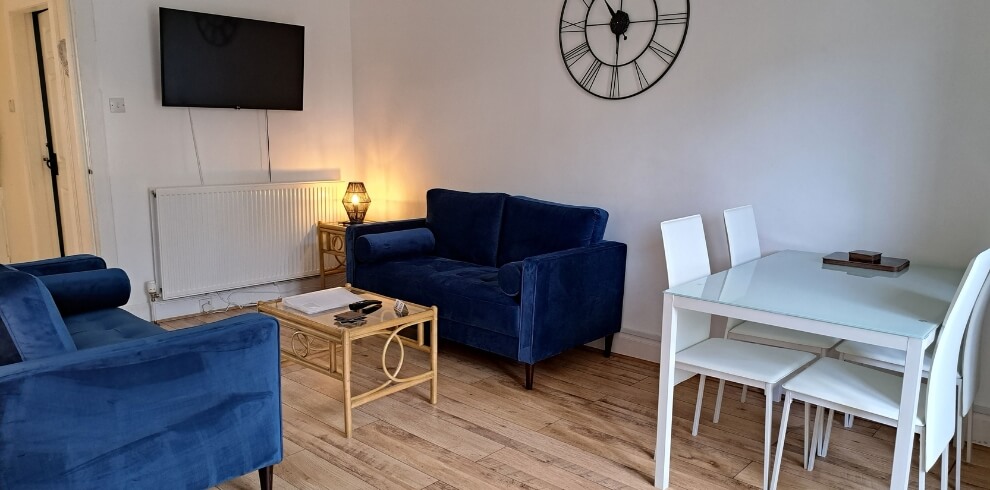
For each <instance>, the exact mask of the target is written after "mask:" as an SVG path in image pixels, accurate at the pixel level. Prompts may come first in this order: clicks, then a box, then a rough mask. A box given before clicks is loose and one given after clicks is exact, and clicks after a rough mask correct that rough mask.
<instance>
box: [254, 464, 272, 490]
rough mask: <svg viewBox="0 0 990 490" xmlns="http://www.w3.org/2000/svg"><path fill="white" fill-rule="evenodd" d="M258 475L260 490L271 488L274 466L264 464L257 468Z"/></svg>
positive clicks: (269, 489)
mask: <svg viewBox="0 0 990 490" xmlns="http://www.w3.org/2000/svg"><path fill="white" fill-rule="evenodd" d="M258 477H259V478H261V490H272V481H273V480H274V477H275V467H274V466H265V467H264V468H262V469H260V470H258Z"/></svg>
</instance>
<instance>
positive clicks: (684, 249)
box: [660, 215, 712, 351]
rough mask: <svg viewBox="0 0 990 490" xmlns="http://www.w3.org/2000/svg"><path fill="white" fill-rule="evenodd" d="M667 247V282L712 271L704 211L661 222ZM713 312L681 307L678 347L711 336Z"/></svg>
mask: <svg viewBox="0 0 990 490" xmlns="http://www.w3.org/2000/svg"><path fill="white" fill-rule="evenodd" d="M660 231H661V234H662V235H663V249H664V255H665V257H666V260H667V282H668V283H669V284H670V287H674V286H678V285H681V284H684V283H686V282H689V281H693V280H695V279H698V278H701V277H705V276H708V275H711V273H712V267H711V263H710V262H709V261H708V243H707V242H706V241H705V227H704V225H703V224H702V222H701V216H700V215H694V216H688V217H687V218H680V219H673V220H670V221H664V222H663V223H660ZM711 321H712V318H711V315H708V314H706V313H699V312H697V311H681V312H680V313H678V316H677V346H676V347H675V348H676V349H677V350H678V351H682V350H684V349H686V348H688V347H691V346H692V345H694V344H697V343H698V342H701V341H704V340H706V339H708V338H709V336H710V334H711Z"/></svg>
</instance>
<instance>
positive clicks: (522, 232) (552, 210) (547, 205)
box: [497, 196, 608, 265]
mask: <svg viewBox="0 0 990 490" xmlns="http://www.w3.org/2000/svg"><path fill="white" fill-rule="evenodd" d="M607 221H608V212H606V211H605V210H604V209H599V208H593V207H585V206H570V205H567V204H557V203H552V202H547V201H540V200H537V199H531V198H528V197H523V196H512V197H509V198H508V199H506V202H505V213H504V216H503V220H502V232H501V234H500V235H499V244H498V261H497V264H498V265H502V264H506V263H508V262H515V261H517V260H523V259H525V258H527V257H532V256H534V255H542V254H545V253H550V252H558V251H561V250H567V249H569V248H576V247H586V246H588V245H591V244H593V243H598V242H600V241H601V240H602V237H603V236H604V235H605V224H606V222H607Z"/></svg>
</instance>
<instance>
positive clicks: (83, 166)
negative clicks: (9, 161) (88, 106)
mask: <svg viewBox="0 0 990 490" xmlns="http://www.w3.org/2000/svg"><path fill="white" fill-rule="evenodd" d="M4 7H5V8H4V11H3V12H2V14H3V18H2V19H0V21H2V22H5V23H7V29H6V32H7V35H8V39H7V41H8V42H7V46H8V50H9V52H8V55H9V60H10V67H9V69H10V72H11V73H12V74H13V79H12V83H13V96H14V101H15V107H16V112H17V113H18V114H15V117H14V118H13V120H16V121H19V123H20V124H19V125H20V128H19V130H20V131H19V132H20V134H19V135H16V134H11V135H10V136H12V138H10V139H11V140H14V141H13V143H14V144H15V145H16V144H17V143H20V145H21V146H22V150H23V151H22V157H23V162H24V163H23V164H24V165H30V164H32V163H37V164H38V165H44V163H43V161H42V160H41V158H42V157H44V156H47V151H45V150H44V146H45V145H44V141H43V139H44V136H43V134H39V133H40V132H39V131H38V130H37V128H39V127H40V126H39V124H41V122H40V121H41V120H42V118H43V115H42V114H41V102H40V90H41V86H40V80H39V78H38V77H39V74H40V71H39V69H38V66H37V62H38V61H37V55H36V51H35V39H34V19H33V12H36V11H39V10H44V9H48V11H49V18H50V24H51V33H52V37H51V38H50V39H49V41H50V44H51V46H52V48H53V49H54V50H55V51H56V53H55V57H56V61H57V62H59V64H60V65H61V66H60V68H61V70H58V74H57V75H56V77H55V78H56V80H57V83H56V86H55V87H49V88H48V92H49V96H50V98H54V97H58V98H59V99H60V100H59V104H61V108H62V110H61V111H53V113H52V124H53V125H54V124H58V125H59V128H60V131H63V132H64V133H65V134H64V137H63V138H62V139H63V140H65V142H64V143H65V146H67V147H68V148H59V149H58V150H57V151H58V153H59V155H60V157H61V158H60V160H61V161H62V163H61V164H60V167H61V168H60V175H59V179H60V181H59V183H60V186H61V187H63V188H67V189H68V190H69V192H68V193H66V194H65V195H62V196H61V201H62V205H61V215H62V226H63V229H64V235H65V253H66V254H76V253H95V254H99V253H100V247H99V243H98V241H97V235H96V216H95V213H94V211H93V210H94V207H93V198H92V195H93V193H92V182H91V178H90V175H91V173H92V172H91V170H90V169H91V165H90V159H89V153H88V151H87V147H88V145H87V138H86V133H85V126H84V124H83V107H82V103H81V101H82V97H81V86H80V83H79V67H78V61H77V56H76V49H75V36H74V33H73V23H72V19H71V12H70V10H69V3H68V2H67V0H7V1H6V2H5V3H4ZM63 40H64V45H62V46H60V42H61V41H63ZM63 70H64V73H66V75H62V73H63ZM56 112H58V113H56ZM17 129H18V128H13V130H14V131H11V133H14V132H16V130H17ZM49 129H50V130H52V132H53V133H54V130H55V128H49ZM18 136H19V138H18ZM61 179H65V180H61ZM13 184H15V185H16V183H13ZM4 185H7V183H6V182H5V183H4ZM7 194H8V195H7V196H5V197H6V198H7V199H6V201H7V202H6V203H5V204H6V206H5V207H6V209H5V210H4V211H5V212H6V211H8V210H10V209H11V208H10V206H9V204H10V196H9V193H7ZM28 211H29V212H30V210H28ZM67 211H68V212H67ZM8 216H9V215H8ZM32 222H34V223H37V222H38V221H37V220H36V219H32ZM8 224H9V220H8ZM32 244H33V246H32V248H33V250H32V252H33V253H34V254H35V255H45V254H39V252H40V251H41V250H42V248H43V247H42V244H40V243H37V242H36V241H33V242H32ZM11 248H12V249H13V248H14V247H13V246H12V247H11ZM21 248H22V250H23V249H24V247H21ZM56 249H57V247H56ZM12 252H13V250H12ZM24 253H25V252H23V251H22V252H21V255H24ZM12 255H14V254H13V253H12ZM47 255H50V254H47ZM11 258H12V259H14V260H18V259H23V258H24V257H18V256H12V257H11ZM34 258H37V257H34Z"/></svg>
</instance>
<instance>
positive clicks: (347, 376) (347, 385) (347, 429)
mask: <svg viewBox="0 0 990 490" xmlns="http://www.w3.org/2000/svg"><path fill="white" fill-rule="evenodd" d="M341 344H343V348H344V359H343V361H344V362H343V366H342V368H343V371H344V436H346V437H348V438H350V437H351V337H350V335H347V333H346V332H345V333H344V338H343V341H342V342H341Z"/></svg>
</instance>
